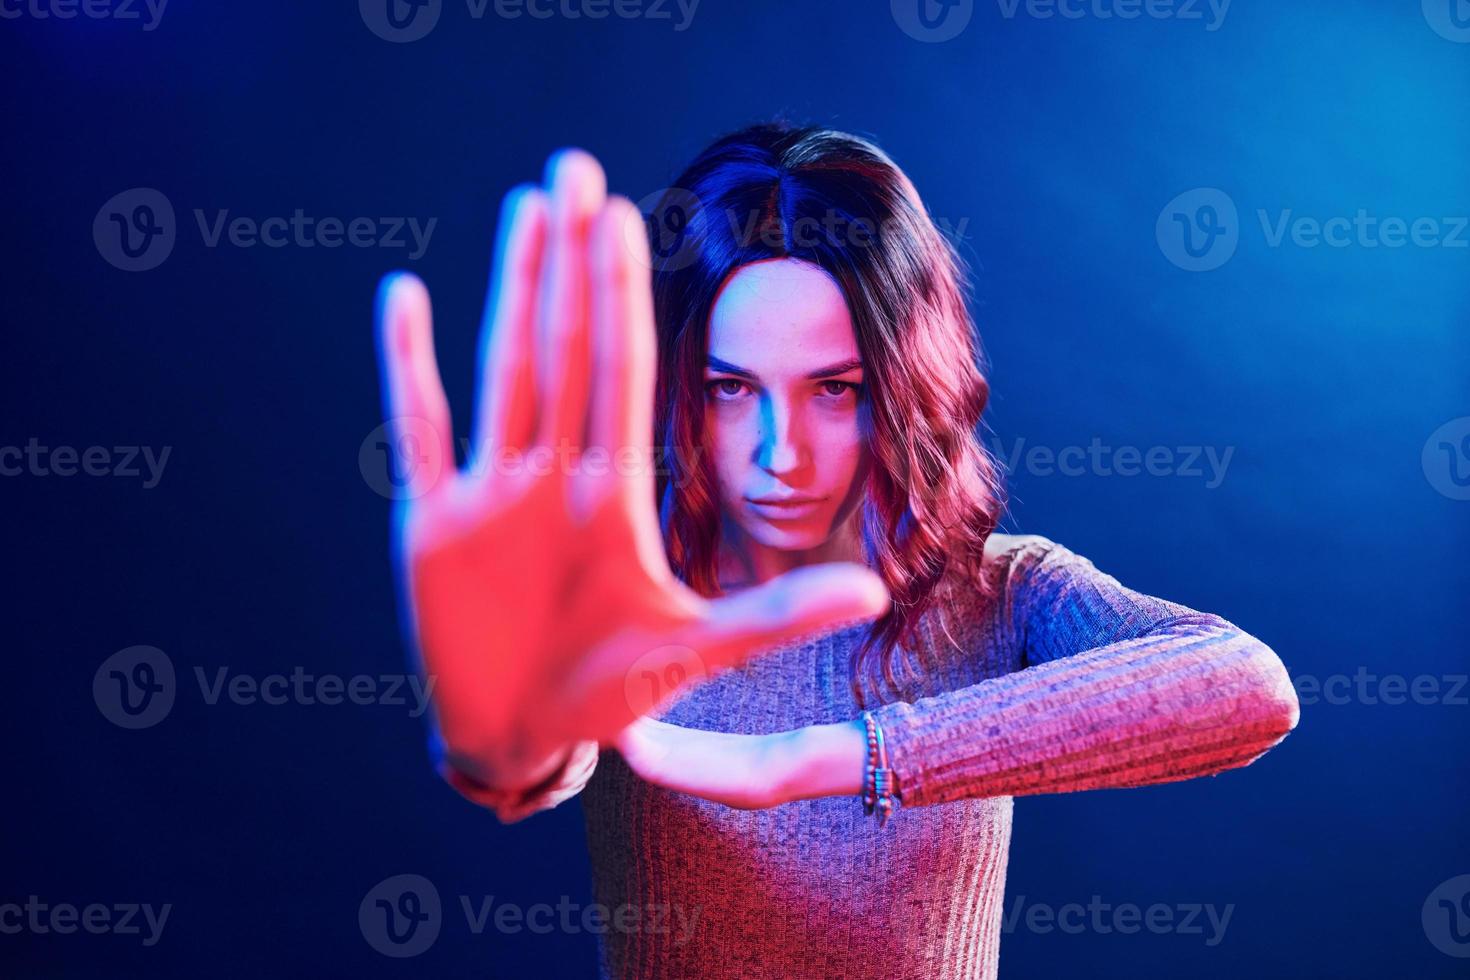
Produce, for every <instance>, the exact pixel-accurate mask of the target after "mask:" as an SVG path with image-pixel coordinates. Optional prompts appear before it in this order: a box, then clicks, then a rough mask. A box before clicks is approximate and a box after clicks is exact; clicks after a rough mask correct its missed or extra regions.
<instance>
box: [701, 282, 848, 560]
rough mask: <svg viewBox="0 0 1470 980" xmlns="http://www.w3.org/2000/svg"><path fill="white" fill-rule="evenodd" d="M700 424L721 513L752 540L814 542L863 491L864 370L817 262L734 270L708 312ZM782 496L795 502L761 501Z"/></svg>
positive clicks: (841, 307) (781, 545)
mask: <svg viewBox="0 0 1470 980" xmlns="http://www.w3.org/2000/svg"><path fill="white" fill-rule="evenodd" d="M708 350H709V353H708V358H707V360H706V366H705V373H704V380H705V386H704V387H705V425H706V426H707V432H708V435H709V443H710V449H711V451H712V453H713V454H714V461H715V466H716V469H717V471H718V474H719V492H720V499H721V504H722V506H723V508H724V512H725V516H726V517H727V518H728V519H729V520H732V521H734V523H735V524H736V525H737V526H738V527H739V528H740V529H742V530H743V531H744V532H745V533H746V534H747V535H748V537H749V538H750V539H752V541H753V542H755V543H756V544H757V545H761V546H765V547H767V548H772V549H779V550H782V551H791V550H806V549H812V548H817V547H819V546H820V545H822V544H823V543H824V542H826V541H827V540H828V539H829V538H830V537H831V536H832V535H833V533H834V532H835V531H836V530H837V529H838V528H839V527H841V526H842V525H843V523H844V522H845V521H846V520H847V519H848V517H849V516H850V515H851V514H852V512H853V510H854V509H855V508H856V506H857V504H858V503H859V502H860V500H861V495H862V489H863V485H864V482H865V478H866V475H867V470H868V466H869V465H870V464H869V455H868V451H867V446H866V442H865V440H864V438H863V435H862V433H861V432H860V431H859V430H860V426H859V412H858V405H859V400H860V398H861V397H862V393H861V392H860V391H859V387H858V386H859V385H861V384H862V382H863V368H862V363H861V360H860V358H859V355H858V347H857V339H856V336H855V335H854V332H853V327H852V318H851V316H850V315H849V313H848V309H847V303H846V301H845V299H844V297H843V294H842V290H841V289H840V287H838V285H837V283H836V282H835V281H833V280H832V278H831V277H830V276H828V275H827V273H826V272H825V271H823V270H822V269H821V268H819V267H818V266H815V265H812V264H810V263H807V262H803V261H801V260H799V259H791V258H783V259H768V260H765V261H762V262H755V263H752V264H750V265H746V266H742V267H741V268H739V269H737V270H736V271H735V272H734V273H733V274H732V275H731V276H730V278H729V279H727V280H726V281H725V284H724V286H723V287H722V288H721V290H720V293H719V295H718V296H717V297H716V298H715V304H714V308H713V309H712V310H711V312H710V323H709V348H708ZM779 500H789V501H796V502H792V503H786V504H781V503H774V502H766V501H779Z"/></svg>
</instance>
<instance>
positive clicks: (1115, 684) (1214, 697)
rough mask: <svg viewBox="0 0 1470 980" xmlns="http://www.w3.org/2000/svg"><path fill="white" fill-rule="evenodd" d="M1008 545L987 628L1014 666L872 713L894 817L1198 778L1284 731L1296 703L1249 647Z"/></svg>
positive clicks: (1223, 627)
mask: <svg viewBox="0 0 1470 980" xmlns="http://www.w3.org/2000/svg"><path fill="white" fill-rule="evenodd" d="M1016 541H1017V542H1018V543H1017V545H1016V551H1015V553H1014V554H1013V555H1012V556H1011V560H1010V562H1009V565H1008V567H1007V569H1006V572H1005V575H1004V582H1003V585H1002V587H1001V589H1000V595H999V598H998V599H997V600H995V601H997V602H1000V603H1002V605H1001V606H1000V607H999V609H998V610H997V611H996V614H995V616H994V617H992V618H991V619H992V621H993V625H990V626H987V628H988V629H994V630H996V631H997V632H998V633H999V634H1000V635H998V636H996V637H995V638H994V639H993V641H992V642H995V643H997V644H999V645H1002V646H1004V645H1010V649H1011V650H1012V651H1013V652H1015V653H1018V654H1019V660H1020V662H1021V663H1022V665H1023V669H1020V670H1015V671H1013V672H1010V673H1005V674H1003V675H1001V676H996V677H992V678H989V679H986V680H983V681H980V682H979V683H976V684H973V685H971V686H968V687H963V688H960V689H957V690H953V691H950V692H947V693H942V694H938V695H936V696H933V697H925V698H920V699H918V700H916V701H914V702H912V703H909V702H904V701H897V702H893V703H890V704H886V705H883V706H881V707H879V708H876V709H874V715H875V716H876V717H877V719H878V721H879V723H880V724H881V725H882V727H883V731H884V736H885V741H886V743H887V746H888V750H889V759H890V765H891V766H892V767H893V768H894V769H895V770H896V773H897V776H898V779H899V784H900V788H901V797H900V802H901V804H902V806H904V807H914V806H925V805H928V804H933V803H942V802H945V801H948V800H955V799H961V798H967V797H990V796H1021V795H1027V794H1036V793H1062V792H1070V791H1074V790H1084V789H1097V788H1103V787H1124V786H1142V785H1147V784H1150V783H1162V782H1170V781H1173V780H1180V779H1188V778H1190V777H1193V776H1201V775H1208V774H1213V773H1217V772H1220V771H1222V770H1224V769H1229V768H1233V767H1236V766H1244V765H1247V764H1249V763H1251V762H1253V761H1255V759H1257V758H1258V757H1260V756H1261V755H1262V754H1264V753H1265V752H1266V751H1267V750H1268V749H1270V748H1271V747H1272V746H1274V745H1276V744H1277V743H1278V742H1280V741H1281V740H1282V739H1283V738H1285V737H1286V735H1287V733H1288V732H1290V731H1291V730H1292V729H1293V728H1295V727H1296V724H1297V719H1298V714H1299V709H1298V703H1297V697H1296V692H1295V690H1294V689H1293V687H1292V683H1291V680H1290V678H1289V676H1288V675H1287V672H1286V668H1285V666H1284V665H1283V664H1282V662H1281V659H1280V658H1279V657H1278V656H1277V655H1276V654H1275V653H1274V652H1273V651H1272V650H1271V648H1270V647H1268V646H1266V644H1264V643H1262V642H1261V641H1260V640H1258V639H1256V638H1255V637H1253V636H1251V635H1250V634H1248V633H1246V632H1245V631H1243V630H1241V629H1239V628H1238V627H1236V626H1233V625H1232V624H1230V623H1229V622H1227V621H1225V620H1224V619H1222V618H1220V617H1219V616H1215V615H1212V614H1210V613H1203V612H1198V611H1195V610H1193V609H1189V608H1187V607H1185V606H1181V605H1179V604H1177V603H1173V602H1169V601H1167V600H1164V599H1159V598H1156V597H1154V596H1149V595H1144V594H1142V593H1139V592H1136V591H1134V590H1132V589H1129V588H1126V587H1125V586H1123V585H1121V584H1120V583H1119V582H1118V580H1117V579H1115V578H1113V577H1112V576H1110V575H1107V574H1104V573H1103V572H1100V571H1099V570H1098V569H1097V568H1096V567H1095V566H1094V565H1093V563H1092V562H1091V561H1089V560H1087V559H1086V558H1083V557H1081V556H1079V555H1076V554H1074V553H1072V552H1071V551H1069V550H1067V549H1066V548H1065V547H1063V546H1061V545H1058V544H1056V543H1055V542H1052V541H1049V540H1047V539H1045V538H1042V537H1038V536H1028V537H1022V538H1018V539H1016ZM957 605H959V606H960V609H959V611H960V613H961V615H962V616H963V615H966V614H967V613H969V612H973V611H974V610H975V609H978V608H979V604H978V602H976V601H974V598H973V596H962V597H961V599H960V601H959V602H958V603H957Z"/></svg>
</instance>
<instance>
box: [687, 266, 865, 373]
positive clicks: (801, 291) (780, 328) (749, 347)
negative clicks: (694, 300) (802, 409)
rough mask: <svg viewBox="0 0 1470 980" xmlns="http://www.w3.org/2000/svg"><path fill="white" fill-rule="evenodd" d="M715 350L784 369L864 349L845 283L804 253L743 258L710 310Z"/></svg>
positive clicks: (764, 368) (751, 364) (756, 367)
mask: <svg viewBox="0 0 1470 980" xmlns="http://www.w3.org/2000/svg"><path fill="white" fill-rule="evenodd" d="M709 353H710V354H711V355H713V356H715V357H718V358H720V359H721V360H724V361H729V362H731V363H734V364H738V365H740V366H741V367H744V368H749V369H750V370H752V371H755V372H756V373H757V374H759V375H761V376H763V377H765V376H779V375H781V374H793V375H796V374H802V373H804V372H805V370H807V369H809V368H812V367H817V366H821V365H825V364H833V363H836V362H838V361H842V360H845V359H848V358H854V357H857V356H858V348H857V339H856V337H855V335H854V333H853V328H852V316H851V314H849V313H848V309H847V301H846V299H845V298H844V297H843V294H842V289H841V287H839V286H838V285H837V283H836V282H835V281H834V280H833V279H832V277H831V276H829V275H828V274H827V273H826V271H825V270H823V269H822V268H820V267H819V266H815V265H812V264H811V263H809V262H803V261H801V260H800V259H792V258H781V259H767V260H766V261H763V262H753V263H751V264H750V265H745V266H741V267H740V268H739V269H737V270H735V272H734V273H733V274H732V275H731V276H730V278H729V279H727V280H725V284H724V286H723V287H721V289H720V292H719V295H718V296H716V297H715V305H714V307H713V308H712V309H711V310H710V319H709Z"/></svg>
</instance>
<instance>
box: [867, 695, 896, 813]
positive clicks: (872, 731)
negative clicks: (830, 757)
mask: <svg viewBox="0 0 1470 980" xmlns="http://www.w3.org/2000/svg"><path fill="white" fill-rule="evenodd" d="M863 725H864V726H865V727H866V728H867V733H868V754H867V758H866V759H865V760H864V764H863V814H864V815H865V816H872V815H873V811H874V809H876V810H877V811H878V826H879V827H885V826H887V825H888V817H889V816H890V814H892V812H893V806H894V794H895V792H896V791H897V789H898V778H897V775H896V774H895V773H894V771H893V770H892V769H890V768H889V767H888V747H887V746H886V745H885V744H884V743H883V727H882V726H881V725H879V724H878V719H877V718H874V717H873V713H872V712H871V711H864V712H863Z"/></svg>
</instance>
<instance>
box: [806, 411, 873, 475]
mask: <svg viewBox="0 0 1470 980" xmlns="http://www.w3.org/2000/svg"><path fill="white" fill-rule="evenodd" d="M816 453H817V465H818V467H819V468H820V472H822V473H829V474H831V476H830V477H829V478H828V479H829V482H830V483H832V484H834V485H835V484H838V483H841V484H842V485H844V486H845V485H846V484H847V483H849V482H851V480H852V478H853V477H854V476H856V475H857V473H858V470H859V469H860V468H861V467H862V463H863V460H864V459H865V458H866V455H867V442H866V440H864V439H863V437H862V432H861V431H860V430H859V427H858V423H857V420H856V419H855V418H842V419H833V420H831V421H830V422H827V423H825V424H824V425H823V426H821V432H820V438H819V439H818V440H817V443H816Z"/></svg>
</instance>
